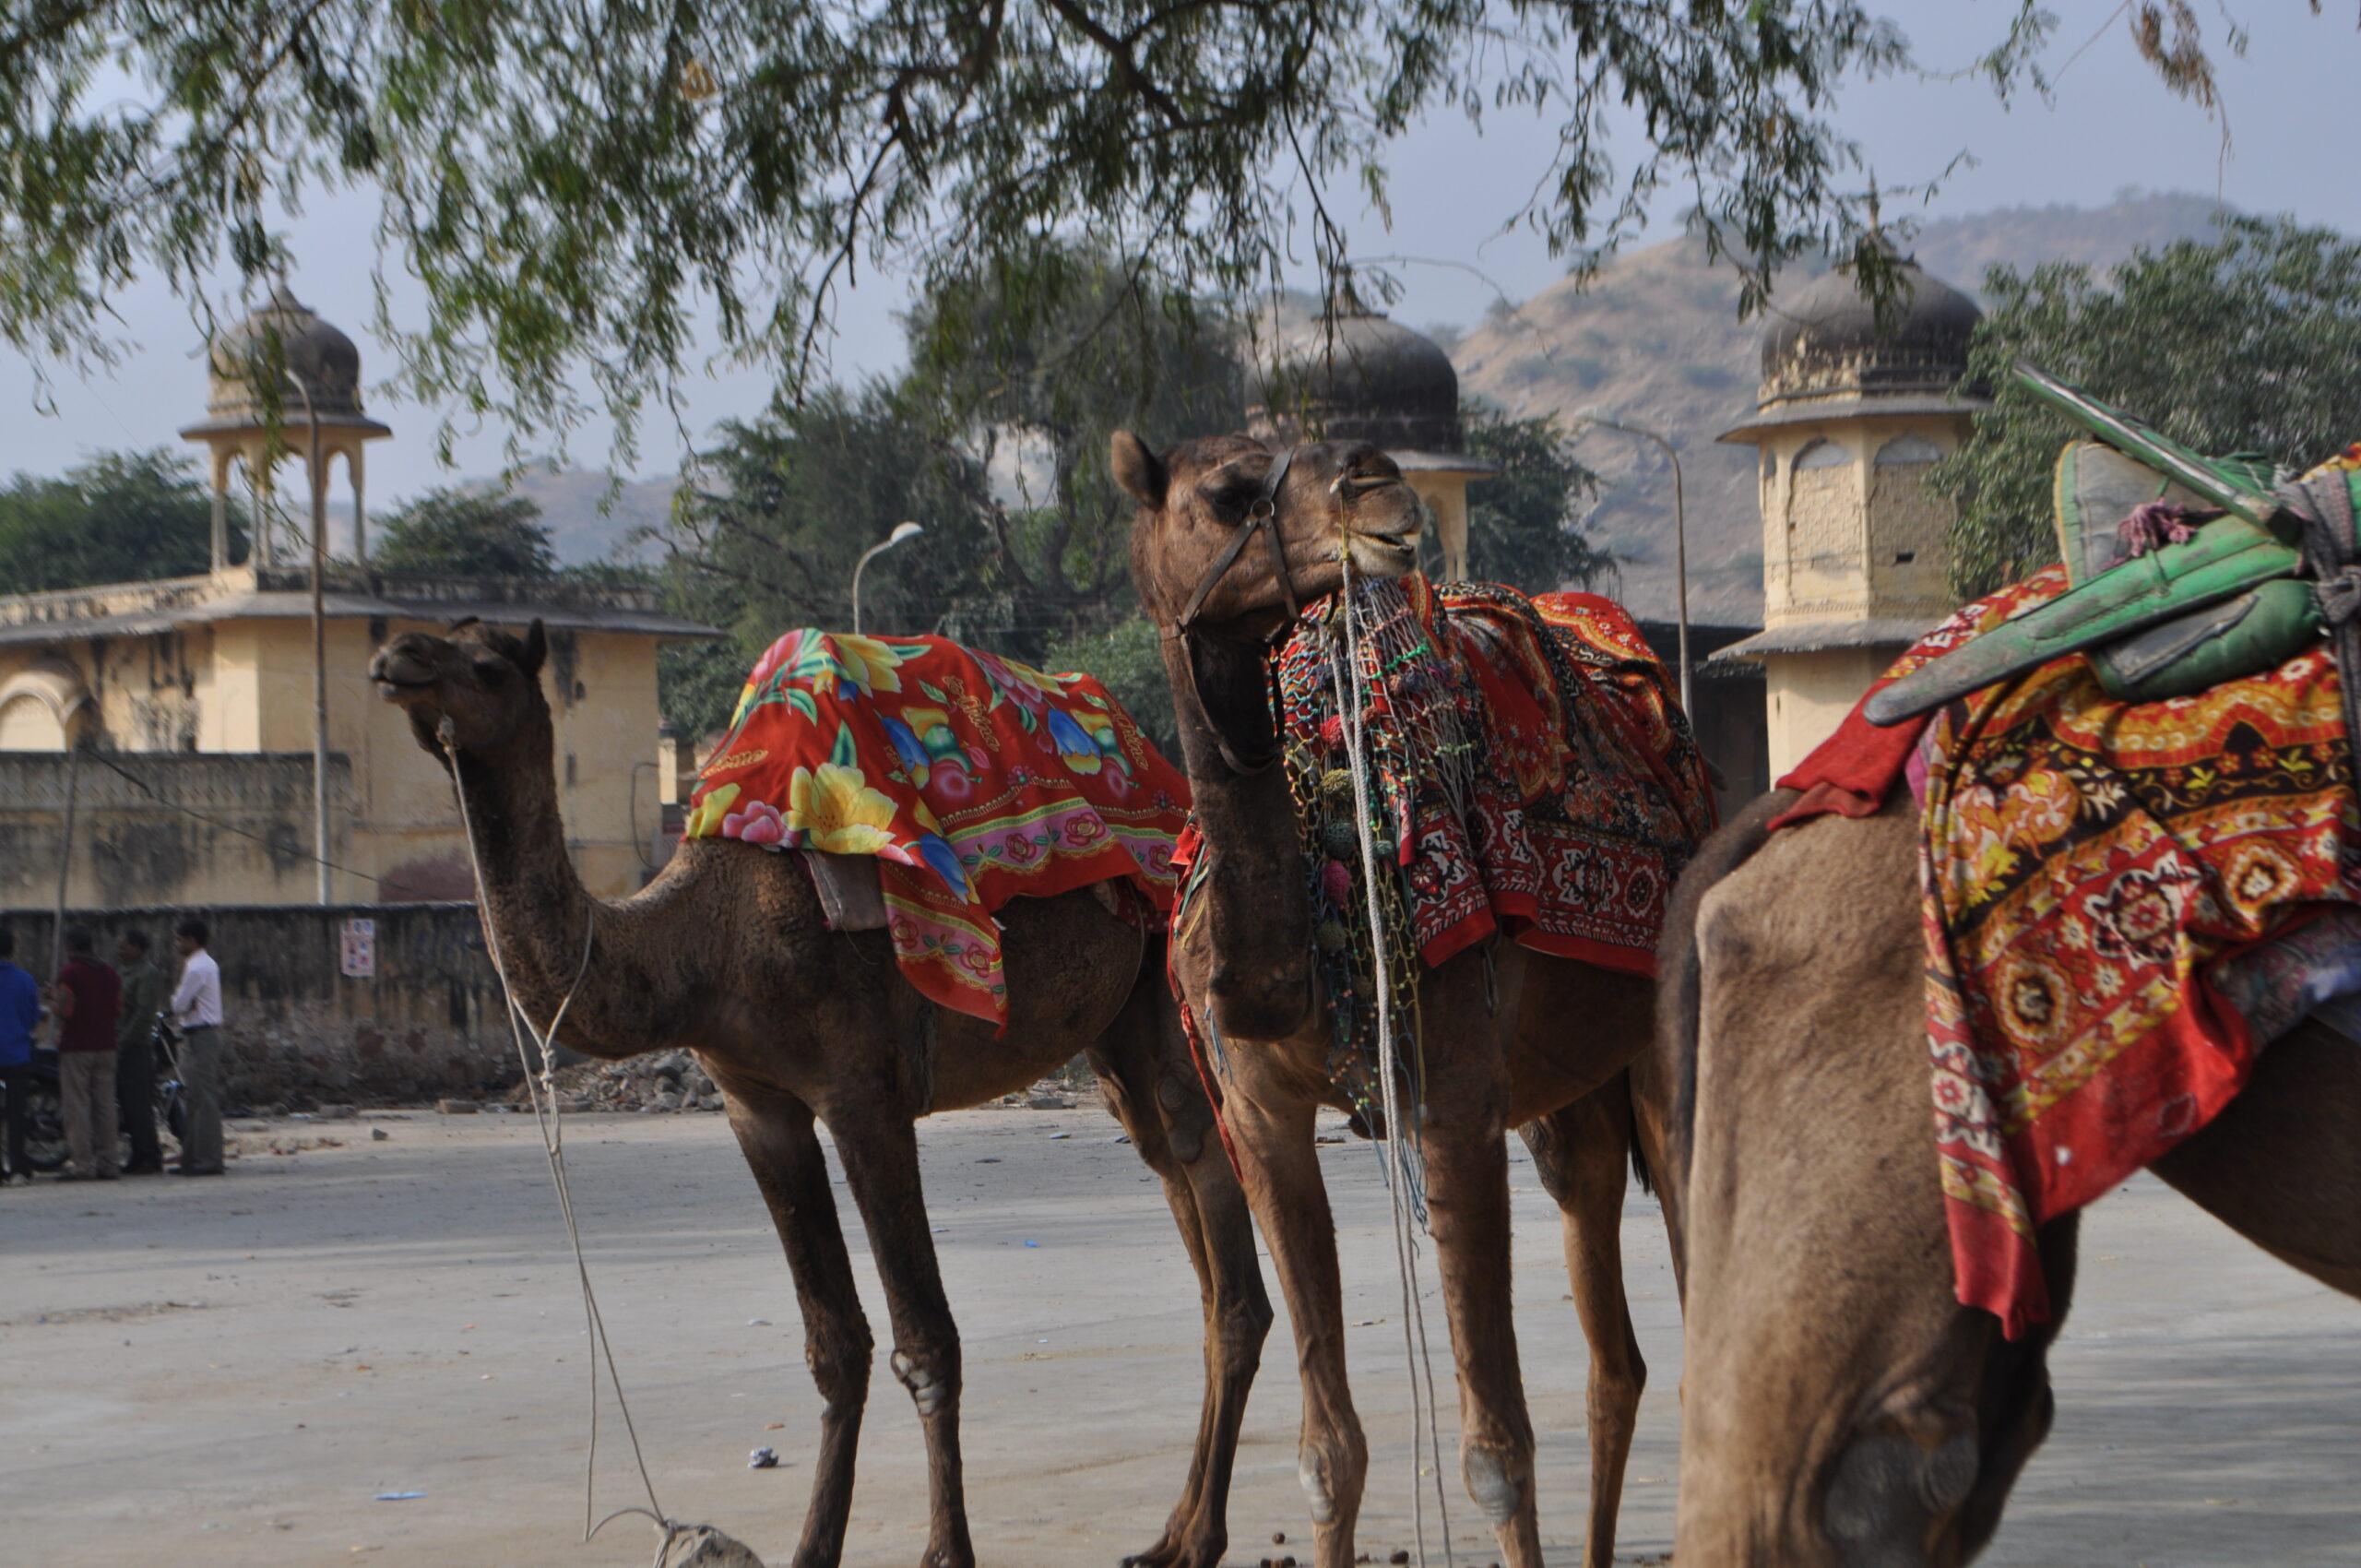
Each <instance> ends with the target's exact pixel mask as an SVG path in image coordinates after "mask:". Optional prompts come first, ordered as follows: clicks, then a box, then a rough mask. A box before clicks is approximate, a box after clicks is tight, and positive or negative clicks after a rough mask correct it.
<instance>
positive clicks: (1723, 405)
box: [1430, 193, 2214, 625]
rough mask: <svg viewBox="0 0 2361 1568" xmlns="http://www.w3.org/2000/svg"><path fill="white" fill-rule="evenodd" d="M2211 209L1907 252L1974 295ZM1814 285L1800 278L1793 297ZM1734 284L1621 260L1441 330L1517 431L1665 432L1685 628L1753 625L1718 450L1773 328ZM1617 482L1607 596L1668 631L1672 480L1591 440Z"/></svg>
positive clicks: (1989, 229)
mask: <svg viewBox="0 0 2361 1568" xmlns="http://www.w3.org/2000/svg"><path fill="white" fill-rule="evenodd" d="M2213 209H2214V207H2213V202H2212V201H2211V200H2210V199H2207V198H2204V197H2200V196H2177V195H2167V196H2148V195H2141V194H2138V193H2127V194H2125V195H2124V196H2120V197H2118V199H2117V200H2116V201H2115V202H2114V203H2112V204H2111V205H2109V206H2106V207H2104V208H2072V207H2046V208H2006V209H2002V210H1999V211H1995V212H1986V213H1978V214H1975V215H1973V216H1968V217H1961V218H1948V219H1940V220H1935V221H1932V222H1928V223H1927V224H1926V225H1925V226H1924V227H1923V229H1922V230H1921V231H1920V232H1919V233H1918V235H1917V236H1916V240H1915V242H1914V243H1913V244H1911V246H1910V247H1909V248H1910V249H1911V250H1912V251H1914V252H1915V253H1916V255H1917V257H1918V260H1919V262H1920V263H1921V264H1922V265H1923V266H1924V267H1926V268H1927V269H1928V271H1929V272H1931V273H1933V274H1934V275H1935V276H1936V277H1939V278H1941V279H1945V280H1947V281H1949V282H1951V283H1952V284H1954V285H1955V286H1957V287H1959V288H1962V289H1967V290H1971V291H1972V290H1973V289H1975V287H1976V286H1977V285H1978V284H1980V283H1981V282H1982V280H1983V277H1984V273H1985V269H1986V268H1987V267H1990V266H1992V265H1994V264H1996V263H2005V264H2007V265H2010V266H2013V267H2018V268H2020V269H2024V268H2030V267H2034V266H2035V265H2038V264H2039V263H2041V262H2044V261H2049V260H2071V261H2081V262H2087V263H2090V264H2092V265H2093V266H2095V267H2107V266H2109V265H2112V264H2113V263H2115V262H2117V261H2119V260H2121V259H2122V258H2123V257H2125V256H2126V255H2130V253H2131V251H2132V250H2133V249H2134V248H2135V247H2138V246H2149V247H2155V246H2160V245H2163V244H2169V243H2170V242H2171V241H2173V240H2176V239H2180V238H2183V237H2187V236H2202V235H2204V234H2206V233H2207V232H2209V220H2210V218H2211V215H2212V213H2213ZM1815 270H1816V269H1806V270H1797V271H1791V273H1790V277H1791V278H1793V279H1794V282H1793V283H1791V284H1790V285H1789V286H1791V287H1799V286H1800V285H1801V283H1802V282H1803V281H1805V280H1808V279H1809V277H1811V276H1813V275H1815ZM1430 331H1431V332H1433V334H1434V335H1435V336H1436V338H1437V339H1439V340H1441V341H1443V342H1444V343H1445V345H1446V347H1449V348H1450V349H1451V351H1452V359H1453V362H1455V363H1456V364H1457V365H1458V367H1459V384H1460V390H1461V391H1462V393H1463V394H1465V395H1466V396H1470V397H1477V398H1483V399H1485V400H1486V401H1488V402H1490V403H1492V404H1494V405H1496V406H1498V407H1500V408H1502V409H1505V410H1508V411H1510V412H1511V413H1513V414H1516V415H1518V416H1520V417H1528V416H1532V415H1536V414H1559V415H1571V414H1574V413H1577V412H1580V411H1583V410H1592V411H1596V412H1598V413H1602V414H1609V415H1612V416H1614V417H1617V418H1619V419H1622V420H1625V421H1627V422H1631V423H1633V424H1637V425H1643V426H1645V427H1648V428H1650V429H1653V430H1656V431H1660V432H1662V433H1663V434H1665V435H1667V437H1669V438H1670V439H1671V440H1672V442H1673V444H1674V445H1676V446H1678V447H1679V450H1680V453H1681V469H1682V474H1683V478H1684V481H1685V489H1686V491H1687V500H1688V508H1687V510H1688V518H1689V568H1690V571H1689V581H1690V589H1689V602H1690V613H1691V616H1692V617H1694V618H1695V619H1696V620H1697V621H1698V622H1700V623H1704V624H1712V623H1716V622H1719V623H1723V624H1738V625H1758V624H1761V617H1762V518H1761V515H1760V513H1759V511H1758V509H1757V505H1756V499H1755V485H1754V478H1753V468H1752V456H1753V448H1751V447H1748V446H1729V445H1718V444H1716V443H1715V441H1714V437H1715V436H1717V435H1719V434H1721V433H1722V432H1723V431H1725V430H1727V429H1729V428H1730V427H1731V426H1732V425H1735V424H1737V423H1738V422H1740V421H1741V420H1743V419H1744V418H1745V417H1746V415H1747V414H1749V413H1750V412H1751V411H1752V410H1753V407H1754V388H1755V385H1756V382H1757V381H1758V380H1759V378H1760V375H1761V352H1760V349H1761V343H1762V321H1761V320H1760V319H1759V318H1758V319H1757V320H1754V321H1740V320H1739V319H1738V281H1737V279H1736V278H1735V277H1734V276H1732V274H1731V273H1730V271H1729V269H1728V268H1727V267H1709V266H1708V265H1707V264H1706V260H1705V255H1704V247H1703V245H1702V244H1699V243H1697V242H1695V241H1692V240H1687V239H1682V240H1673V241H1668V242H1667V243H1665V244H1656V245H1651V246H1648V247H1646V248H1645V249H1641V250H1634V251H1631V252H1628V253H1626V254H1624V255H1619V256H1618V257H1616V258H1615V259H1614V260H1612V261H1610V262H1609V263H1608V265H1607V266H1606V267H1604V268H1602V269H1601V271H1600V272H1599V274H1598V275H1597V276H1596V278H1595V279H1592V280H1591V282H1590V283H1589V285H1588V286H1587V287H1582V286H1578V285H1577V284H1576V283H1575V282H1574V281H1572V279H1569V280H1568V281H1566V282H1563V283H1560V284H1558V285H1556V286H1555V287H1552V288H1549V289H1546V290H1544V291H1542V292H1540V293H1538V294H1536V295H1535V296H1534V297H1533V298H1532V299H1529V300H1527V301H1525V303H1524V304H1523V305H1521V306H1518V307H1516V308H1514V309H1509V308H1507V307H1505V306H1502V307H1501V308H1498V309H1496V310H1494V311H1493V313H1492V314H1491V315H1490V317H1489V319H1488V320H1486V321H1485V322H1484V323H1483V324H1482V325H1480V326H1478V327H1475V328H1473V329H1471V330H1468V331H1466V332H1464V333H1456V332H1454V331H1453V329H1451V328H1448V327H1436V328H1430ZM1581 451H1582V455H1583V457H1584V461H1586V462H1587V463H1589V464H1590V465H1591V467H1592V468H1594V469H1596V470H1597V471H1598V472H1599V473H1600V474H1601V475H1602V476H1603V477H1604V478H1605V480H1606V481H1607V485H1606V488H1605V491H1604V493H1603V494H1602V496H1601V499H1600V502H1599V505H1598V506H1597V508H1596V511H1595V512H1594V513H1593V515H1592V517H1591V519H1590V522H1589V525H1588V526H1589V528H1590V529H1591V531H1592V533H1593V534H1594V535H1595V536H1596V538H1597V539H1599V540H1601V541H1602V542H1603V543H1605V544H1606V545H1607V546H1608V549H1610V550H1611V551H1613V552H1615V553H1616V554H1617V555H1618V556H1619V557H1620V558H1621V560H1622V562H1623V565H1622V567H1621V571H1620V576H1621V581H1620V584H1619V585H1618V584H1611V583H1610V584H1606V585H1602V586H1603V587H1605V588H1606V589H1607V591H1609V592H1613V593H1617V594H1618V595H1619V597H1621V598H1622V599H1624V600H1625V601H1626V602H1627V603H1629V604H1631V607H1632V608H1633V609H1634V610H1635V611H1636V612H1639V613H1640V614H1642V615H1643V616H1647V617H1651V618H1665V619H1669V618H1670V617H1671V615H1672V613H1673V607H1674V602H1675V598H1674V593H1673V527H1672V524H1673V505H1672V499H1673V498H1672V476H1671V470H1670V467H1669V465H1668V464H1667V462H1666V460H1665V458H1664V456H1663V454H1662V453H1660V452H1659V451H1657V450H1656V448H1655V446H1654V445H1650V444H1648V443H1645V442H1641V441H1636V440H1633V439H1631V438H1630V437H1628V436H1623V435H1619V434H1613V433H1611V432H1594V433H1593V434H1589V435H1586V436H1584V438H1583V440H1582V444H1581Z"/></svg>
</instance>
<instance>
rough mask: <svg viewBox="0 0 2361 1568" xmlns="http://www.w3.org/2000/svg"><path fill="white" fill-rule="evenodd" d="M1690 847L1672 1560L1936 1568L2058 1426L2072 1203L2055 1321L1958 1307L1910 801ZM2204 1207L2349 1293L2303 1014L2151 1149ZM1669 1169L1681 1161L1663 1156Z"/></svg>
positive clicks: (1985, 1534) (1681, 925)
mask: <svg viewBox="0 0 2361 1568" xmlns="http://www.w3.org/2000/svg"><path fill="white" fill-rule="evenodd" d="M1795 799H1796V796H1795V795H1794V793H1793V792H1791V791H1778V792H1774V794H1772V795H1770V796H1766V797H1765V798H1764V799H1763V800H1762V801H1758V802H1756V803H1755V804H1754V805H1753V806H1752V807H1750V809H1749V810H1748V811H1747V813H1746V814H1744V815H1742V816H1741V817H1739V818H1738V820H1737V821H1735V822H1733V823H1732V824H1731V825H1730V826H1728V827H1726V828H1725V829H1723V831H1722V832H1721V833H1720V834H1718V835H1716V836H1715V837H1714V838H1713V839H1710V840H1708V841H1707V844H1706V847H1705V849H1704V850H1703V852H1702V853H1701V855H1700V856H1699V858H1698V860H1697V861H1695V862H1694V863H1693V864H1692V865H1691V868H1690V871H1689V872H1688V873H1687V874H1686V875H1685V876H1684V878H1683V880H1682V883H1681V887H1680V892H1679V898H1678V899H1677V900H1676V903H1675V906H1674V909H1673V910H1672V915H1671V919H1670V920H1669V921H1667V925H1666V930H1665V945H1664V959H1663V964H1662V968H1661V970H1660V972H1661V973H1662V975H1663V976H1664V978H1665V980H1666V985H1665V989H1664V997H1663V1007H1664V1020H1663V1029H1662V1038H1663V1039H1664V1041H1665V1048H1666V1053H1667V1057H1668V1058H1669V1061H1668V1063H1667V1075H1668V1076H1672V1077H1676V1078H1678V1079H1679V1082H1680V1084H1681V1088H1680V1091H1679V1102H1680V1107H1681V1114H1680V1118H1679V1123H1678V1126H1677V1127H1676V1129H1675V1137H1674V1148H1673V1161H1674V1164H1675V1167H1676V1173H1674V1174H1671V1175H1668V1176H1667V1183H1668V1184H1680V1185H1682V1190H1683V1197H1682V1209H1681V1211H1682V1217H1683V1221H1684V1228H1685V1234H1684V1241H1685V1245H1686V1253H1687V1267H1686V1295H1685V1297H1684V1310H1685V1313H1686V1314H1687V1322H1688V1351H1687V1364H1686V1368H1685V1372H1684V1376H1683V1387H1684V1389H1685V1390H1686V1398H1685V1401H1684V1404H1683V1410H1682V1415H1683V1420H1682V1444H1681V1460H1680V1512H1679V1535H1678V1543H1679V1544H1678V1550H1679V1557H1680V1561H1681V1562H1699V1563H1710V1564H1713V1565H1714V1568H1774V1565H1775V1568H1921V1565H1924V1568H1950V1565H1952V1564H1956V1563H1962V1562H1968V1561H1970V1560H1971V1559H1972V1558H1974V1557H1975V1554H1976V1553H1977V1552H1978V1551H1979V1550H1982V1548H1983V1546H1984V1544H1985V1543H1986V1542H1987V1540H1989V1539H1990V1538H1991V1536H1992V1532H1993V1530H1994V1529H1995V1528H1997V1527H1998V1526H1999V1521H2000V1510H2001V1507H2002V1505H2003V1503H2006V1501H2007V1499H2008V1495H2009V1489H2010V1486H2011V1484H2012V1483H2013V1482H2014V1480H2015V1479H2016V1475H2017V1472H2018V1470H2019V1469H2020V1468H2022V1467H2023V1465H2024V1463H2025V1460H2026V1459H2027V1458H2028V1457H2029V1456H2030V1455H2032V1453H2033V1451H2034V1449H2035V1447H2037V1446H2038V1445H2039V1444H2040V1443H2041V1441H2042V1439H2043V1437H2044V1436H2046V1435H2047V1432H2048V1430H2049V1422H2050V1414H2051V1399H2050V1391H2049V1378H2048V1372H2047V1351H2048V1347H2049V1342H2050V1339H2051V1338H2052V1336H2054V1335H2055V1333H2056V1331H2057V1327H2058V1320H2059V1319H2060V1318H2062V1317H2063V1315H2064V1313H2065V1310H2066V1305H2067V1302H2068V1301H2069V1300H2070V1298H2071V1296H2072V1293H2073V1283H2074V1242H2075V1221H2074V1218H2073V1217H2072V1216H2068V1217H2067V1218H2062V1219H2059V1220H2057V1221H2055V1222H2053V1223H2051V1224H2050V1225H2048V1226H2047V1227H2045V1228H2044V1229H2043V1231H2042V1233H2041V1236H2040V1253H2041V1261H2042V1267H2043V1269H2044V1271H2045V1272H2046V1274H2047V1280H2048V1285H2049V1294H2050V1301H2051V1308H2052V1313H2053V1316H2052V1318H2051V1320H2050V1322H2048V1323H2047V1324H2040V1325H2038V1326H2037V1327H2036V1328H2035V1330H2034V1332H2032V1333H2030V1334H2028V1335H2027V1336H2025V1337H2024V1338H2023V1339H2021V1340H2018V1341H2014V1342H2011V1341H2009V1340H2006V1339H2004V1338H2002V1337H2001V1335H2000V1328H1999V1319H1997V1318H1995V1317H1993V1316H1992V1315H1991V1314H1990V1313H1985V1312H1981V1311H1976V1310H1974V1309H1971V1308H1968V1307H1964V1306H1962V1305H1961V1304H1960V1303H1959V1301H1957V1300H1956V1299H1955V1297H1954V1295H1953V1290H1952V1256H1951V1248H1950V1244H1949V1240H1948V1233H1947V1230H1946V1227H1945V1219H1944V1214H1943V1195H1942V1190H1941V1185H1940V1178H1939V1175H1938V1170H1937V1163H1936V1157H1935V1144H1934V1118H1933V1113H1932V1110H1931V1101H1930V1099H1929V1092H1928V1071H1929V1069H1928V1055H1927V1021H1926V1007H1927V1003H1926V992H1925V985H1926V981H1925V978H1924V973H1923V968H1924V953H1923V948H1922V945H1921V939H1920V936H1919V928H1918V918H1919V917H1918V870H1917V833H1918V827H1917V819H1916V812H1915V810H1913V809H1911V808H1910V805H1909V802H1908V800H1907V798H1906V797H1904V798H1903V799H1902V800H1901V801H1900V802H1897V804H1896V805H1895V806H1894V807H1892V808H1889V809H1888V810H1887V811H1885V812H1884V813H1882V814H1880V815H1878V816H1875V817H1871V818H1868V819H1866V820H1860V821H1853V820H1848V819H1846V818H1844V817H1840V816H1826V817H1821V818H1819V819H1817V820H1815V821H1813V822H1810V823H1809V824H1806V825H1804V826H1798V827H1796V828H1793V829H1789V830H1786V831H1782V832H1779V833H1776V834H1772V835H1769V836H1768V842H1765V837H1766V835H1765V833H1764V830H1763V826H1762V825H1763V824H1764V823H1766V822H1767V821H1768V820H1769V819H1770V818H1771V817H1772V816H1773V815H1774V814H1777V813H1778V812H1779V811H1782V810H1784V809H1786V806H1787V805H1788V804H1791V803H1792V802H1794V801H1795ZM1680 1170H1685V1172H1686V1174H1685V1177H1684V1176H1683V1175H1681V1174H1679V1173H1678V1172H1679V1171H1680ZM2154 1170H2155V1171H2156V1173H2157V1174H2158V1175H2159V1176H2161V1177H2163V1178H2164V1179H2165V1181H2166V1182H2170V1183H2171V1184H2172V1185H2173V1186H2174V1187H2176V1188H2177V1189H2178V1190H2179V1191H2180V1192H2181V1193H2182V1194H2185V1195H2187V1196H2188V1197H2189V1198H2191V1199H2193V1200H2194V1201H2195V1202H2196V1203H2198V1204H2199V1205H2200V1206H2202V1207H2204V1208H2205V1209H2207V1210H2209V1211H2211V1212H2212V1213H2213V1215H2214V1216H2216V1217H2217V1218H2220V1219H2222V1220H2223V1221H2224V1222H2225V1223H2226V1224H2228V1225H2229V1226H2230V1227H2231V1228H2232V1229H2236V1230H2237V1231H2239V1232H2240V1233H2241V1234H2243V1235H2245V1236H2246V1237H2247V1238H2248V1240H2250V1241H2254V1242H2255V1243H2256V1244H2257V1245H2259V1246H2260V1247H2262V1248H2263V1249H2264V1250H2265V1251H2267V1252H2270V1253H2272V1254H2273V1255H2274V1256H2277V1257H2279V1258H2281V1259H2283V1260H2284V1261H2285V1262H2287V1263H2288V1264H2291V1265H2294V1266H2295V1267H2296V1268H2298V1269H2301V1270H2302V1271H2304V1272H2305V1273H2307V1274H2308V1275H2310V1276H2312V1277H2314V1278H2316V1279H2319V1280H2320V1281H2322V1282H2323V1283H2325V1284H2328V1285H2331V1286H2333V1287H2335V1288H2336V1289H2340V1290H2343V1291H2345V1292H2347V1293H2348V1294H2354V1295H2361V1051H2355V1048H2354V1046H2353V1044H2352V1043H2351V1042H2350V1041H2347V1040H2345V1039H2342V1038H2341V1037H2339V1036H2337V1035H2335V1034H2333V1033H2332V1032H2331V1031H2329V1030H2328V1029H2326V1028H2323V1027H2321V1026H2319V1025H2318V1024H2306V1025H2304V1026H2303V1027H2301V1028H2298V1029H2296V1031H2295V1032H2294V1033H2293V1034H2290V1035H2288V1036H2285V1037H2284V1038H2283V1039H2280V1040H2279V1041H2277V1042H2276V1043H2275V1044H2273V1045H2272V1047H2271V1048H2270V1049H2269V1050H2268V1051H2264V1052H2263V1053H2262V1056H2261V1058H2260V1062H2259V1063H2258V1065H2257V1066H2256V1069H2255V1072H2254V1075H2253V1077H2252V1078H2251V1079H2250V1080H2249V1081H2248V1086H2247V1087H2246V1089H2245V1090H2244V1092H2243V1093H2241V1094H2240V1095H2239V1097H2238V1098H2237V1099H2235V1100H2233V1101H2231V1103H2230V1105H2229V1106H2228V1108H2227V1109H2225V1111H2223V1112H2222V1113H2221V1114H2220V1115H2219V1116H2218V1117H2216V1118H2215V1119H2214V1121H2213V1123H2211V1124H2210V1125H2208V1126H2207V1127H2205V1128H2204V1129H2203V1130H2202V1131H2201V1132H2199V1133H2198V1134H2195V1135H2194V1136H2192V1137H2190V1138H2189V1139H2188V1140H2187V1141H2186V1142H2184V1143H2182V1144H2180V1145H2179V1146H2177V1147H2176V1148H2174V1149H2173V1150H2172V1152H2171V1153H2169V1154H2168V1155H2166V1156H2165V1158H2162V1159H2159V1160H2158V1161H2156V1163H2155V1166H2154Z"/></svg>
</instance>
